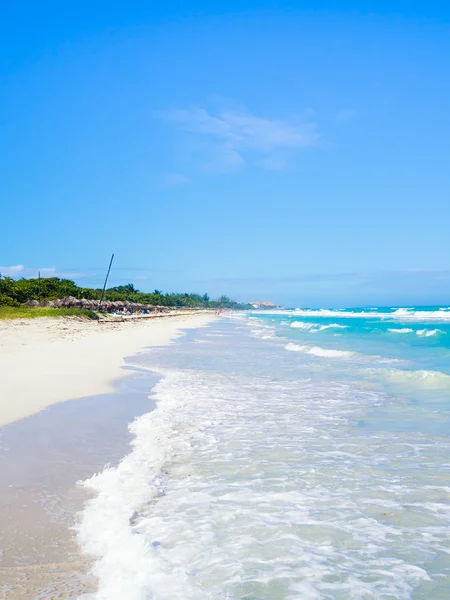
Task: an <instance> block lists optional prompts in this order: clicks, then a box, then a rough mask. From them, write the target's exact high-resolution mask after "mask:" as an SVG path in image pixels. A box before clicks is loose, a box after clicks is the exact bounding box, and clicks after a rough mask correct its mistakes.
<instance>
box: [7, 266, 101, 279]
mask: <svg viewBox="0 0 450 600" xmlns="http://www.w3.org/2000/svg"><path fill="white" fill-rule="evenodd" d="M38 273H40V274H41V277H60V278H63V279H64V278H65V279H77V278H81V277H90V275H89V274H88V273H80V272H77V271H69V270H67V271H65V270H58V269H57V268H56V267H25V266H24V265H13V266H9V267H0V274H1V275H3V276H8V277H14V278H17V277H25V278H29V277H37V276H38Z"/></svg>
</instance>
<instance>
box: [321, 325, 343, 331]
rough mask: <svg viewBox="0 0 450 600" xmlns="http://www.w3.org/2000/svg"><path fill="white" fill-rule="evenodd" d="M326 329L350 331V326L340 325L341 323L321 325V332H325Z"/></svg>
mask: <svg viewBox="0 0 450 600" xmlns="http://www.w3.org/2000/svg"><path fill="white" fill-rule="evenodd" d="M325 329H348V325H339V323H330V325H321V326H320V327H319V331H325Z"/></svg>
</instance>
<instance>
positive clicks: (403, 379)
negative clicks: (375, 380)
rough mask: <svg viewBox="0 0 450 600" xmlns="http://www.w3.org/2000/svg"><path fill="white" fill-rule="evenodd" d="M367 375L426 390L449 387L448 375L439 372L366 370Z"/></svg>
mask: <svg viewBox="0 0 450 600" xmlns="http://www.w3.org/2000/svg"><path fill="white" fill-rule="evenodd" d="M366 371H367V372H368V373H369V374H372V375H377V376H379V375H381V376H382V377H383V378H384V379H387V380H388V381H390V382H392V383H400V384H410V385H414V386H420V387H425V388H428V389H445V388H448V387H450V375H446V374H445V373H442V372H441V371H427V370H425V369H420V370H418V371H407V370H403V369H367V370H366Z"/></svg>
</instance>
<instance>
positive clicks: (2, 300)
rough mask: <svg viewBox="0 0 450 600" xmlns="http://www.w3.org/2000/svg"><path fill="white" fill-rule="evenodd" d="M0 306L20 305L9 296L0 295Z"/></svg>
mask: <svg viewBox="0 0 450 600" xmlns="http://www.w3.org/2000/svg"><path fill="white" fill-rule="evenodd" d="M0 306H14V307H18V306H20V303H19V302H17V300H14V298H11V296H7V295H6V294H0Z"/></svg>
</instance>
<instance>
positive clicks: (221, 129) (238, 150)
mask: <svg viewBox="0 0 450 600" xmlns="http://www.w3.org/2000/svg"><path fill="white" fill-rule="evenodd" d="M163 116H164V117H165V118H166V119H168V120H169V121H170V122H171V123H172V124H173V125H175V126H176V127H177V128H178V129H179V130H181V131H185V132H187V133H189V134H192V136H193V139H192V143H191V152H192V153H193V154H197V155H200V157H201V159H202V160H203V162H205V161H206V164H208V163H209V164H213V165H215V166H219V167H224V168H235V167H238V166H242V165H243V164H245V163H254V164H259V165H260V166H263V167H265V168H269V169H274V168H276V169H280V168H283V167H284V166H285V164H286V162H285V157H284V154H285V153H286V151H293V150H298V149H300V148H307V147H311V146H315V145H317V144H318V142H319V134H318V132H317V127H316V125H315V123H313V122H311V121H303V122H301V123H300V122H297V123H294V122H286V121H282V120H279V119H266V118H263V117H259V116H256V115H253V114H251V113H250V112H248V111H245V110H239V111H238V110H221V111H219V112H218V113H217V114H211V113H209V112H208V111H207V110H205V109H204V108H193V109H181V110H178V109H177V110H170V111H166V112H165V113H163Z"/></svg>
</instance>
